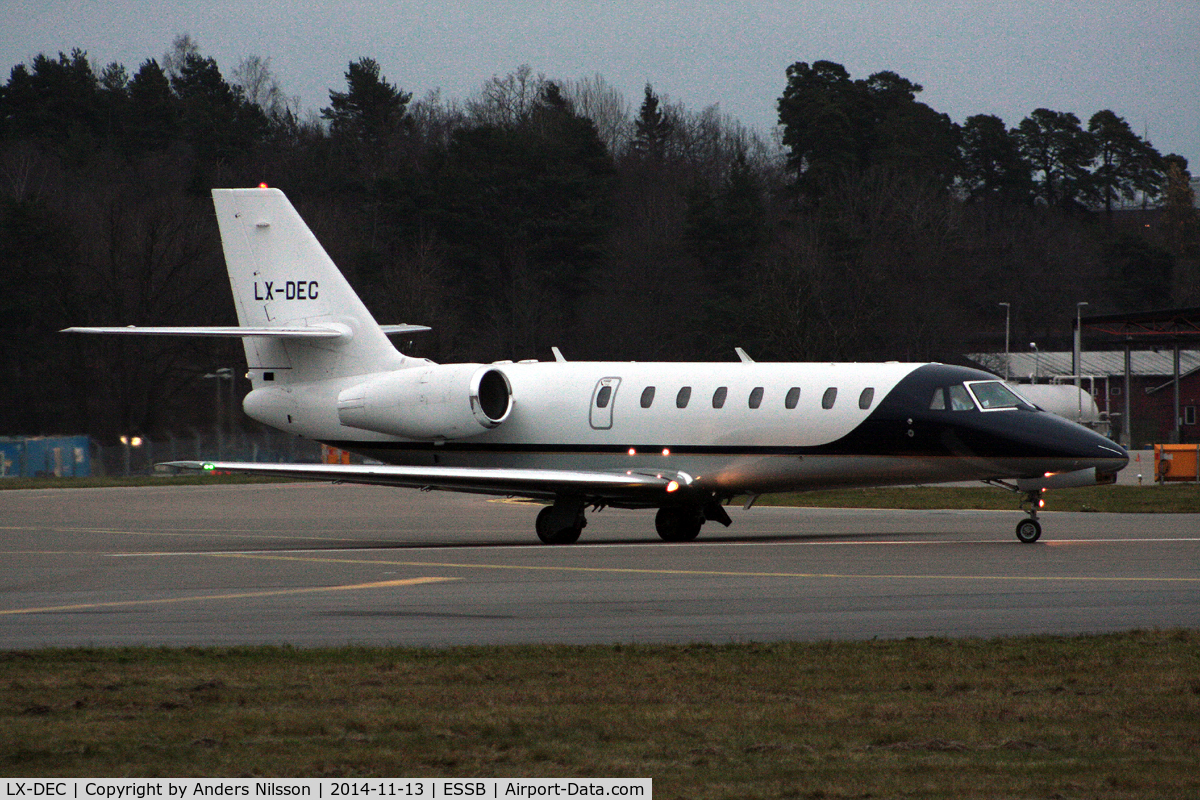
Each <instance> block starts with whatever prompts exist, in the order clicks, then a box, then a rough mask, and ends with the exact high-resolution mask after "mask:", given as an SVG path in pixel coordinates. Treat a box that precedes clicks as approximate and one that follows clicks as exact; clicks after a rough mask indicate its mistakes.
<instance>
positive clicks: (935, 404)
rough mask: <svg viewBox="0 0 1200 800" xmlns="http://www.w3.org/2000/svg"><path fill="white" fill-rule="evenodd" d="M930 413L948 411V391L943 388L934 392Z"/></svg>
mask: <svg viewBox="0 0 1200 800" xmlns="http://www.w3.org/2000/svg"><path fill="white" fill-rule="evenodd" d="M929 410H930V411H945V410H946V390H945V389H943V388H942V387H941V386H939V387H938V388H936V389H934V390H933V400H931V401H930V402H929Z"/></svg>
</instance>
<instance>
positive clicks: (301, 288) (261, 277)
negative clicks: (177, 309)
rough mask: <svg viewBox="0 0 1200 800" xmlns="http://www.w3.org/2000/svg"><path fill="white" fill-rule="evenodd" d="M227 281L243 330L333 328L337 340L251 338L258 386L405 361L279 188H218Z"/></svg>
mask: <svg viewBox="0 0 1200 800" xmlns="http://www.w3.org/2000/svg"><path fill="white" fill-rule="evenodd" d="M212 194H213V204H214V205H215V206H216V209H217V223H218V225H219V226H220V229H221V245H222V247H223V248H224V250H225V263H226V266H227V268H228V270H229V284H230V286H231V287H232V289H233V301H234V305H235V306H236V308H237V315H238V323H239V324H240V325H241V327H243V328H289V329H298V328H299V329H302V328H306V327H310V326H318V325H319V326H324V327H328V326H331V325H332V326H334V327H336V328H338V329H339V330H341V331H342V335H340V336H337V337H336V338H332V339H330V338H326V339H305V338H300V337H266V336H247V337H245V338H244V339H243V342H244V344H245V348H246V362H247V364H248V365H249V367H250V375H251V380H252V381H253V383H254V385H255V387H258V386H261V385H262V381H263V380H264V375H269V377H268V378H267V380H271V381H274V382H276V383H277V384H287V383H296V382H300V381H311V380H322V379H326V378H339V377H346V376H351V375H365V374H369V373H373V372H381V371H384V370H391V369H399V368H402V367H403V366H404V360H405V359H404V357H403V356H402V355H401V354H400V353H399V352H398V351H397V350H396V349H395V348H394V347H393V346H392V343H391V342H389V341H388V338H387V336H386V335H385V334H384V333H383V331H382V330H381V329H380V327H379V325H378V324H377V323H376V322H375V319H374V318H373V317H372V316H371V313H370V312H369V311H367V308H366V306H364V305H363V303H362V301H361V300H360V299H359V297H358V295H357V294H355V292H354V290H353V289H352V288H350V284H349V283H347V282H346V279H345V277H343V275H342V273H341V272H340V271H339V270H338V268H337V266H336V265H335V264H334V263H333V261H332V260H330V258H329V256H328V254H326V252H325V248H323V247H322V246H321V243H320V242H318V241H317V238H316V237H315V236H313V233H312V231H311V230H309V228H308V226H307V225H306V224H305V223H304V220H303V219H301V218H300V215H299V214H298V213H296V209H295V208H293V207H292V204H291V203H290V202H289V201H288V199H287V197H286V196H285V195H284V194H283V192H281V191H279V190H278V189H214V190H213V193H212Z"/></svg>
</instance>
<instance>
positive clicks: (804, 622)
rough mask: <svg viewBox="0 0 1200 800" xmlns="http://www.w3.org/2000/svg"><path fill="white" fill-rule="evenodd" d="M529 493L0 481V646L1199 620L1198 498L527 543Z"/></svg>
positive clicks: (937, 631)
mask: <svg viewBox="0 0 1200 800" xmlns="http://www.w3.org/2000/svg"><path fill="white" fill-rule="evenodd" d="M537 510H538V507H537V506H534V505H529V504H525V503H514V502H503V501H495V500H489V499H487V498H482V497H474V496H468V495H455V494H449V493H421V492H416V491H409V490H395V489H386V488H377V487H364V486H331V485H325V484H263V485H242V486H212V487H203V486H202V487H150V488H127V489H69V490H22V491H3V492H0V557H2V558H3V559H4V566H3V569H2V571H0V648H3V649H26V648H36V647H48V646H78V645H95V646H109V645H135V644H137V645H141V644H148V645H180V646H182V645H213V644H219V645H233V644H260V643H272V644H291V645H297V646H318V645H342V644H378V645H420V646H440V645H462V644H498V643H546V642H558V643H604V644H607V643H616V642H623V643H628V642H731V641H732V642H738V641H770V640H823V639H870V638H873V637H887V638H894V637H906V636H952V637H964V636H978V637H992V636H1000V635H1022V634H1032V633H1084V632H1101V631H1119V630H1128V629H1132V628H1153V627H1178V626H1182V627H1197V626H1200V515H1168V514H1162V515H1158V514H1074V513H1055V512H1048V513H1045V514H1043V515H1042V522H1043V527H1044V529H1045V534H1044V536H1043V539H1042V541H1041V542H1039V543H1038V544H1036V545H1022V544H1020V543H1018V542H1017V540H1016V538H1015V536H1014V535H1013V527H1014V526H1015V525H1016V523H1017V521H1018V520H1019V519H1020V518H1021V514H1020V513H1019V512H1018V511H1016V510H1015V509H1014V510H1013V511H1010V512H993V511H932V512H923V511H880V510H814V509H781V508H764V507H756V508H754V509H751V510H749V511H743V510H741V509H730V511H731V515H732V516H733V519H734V524H733V527H731V528H728V529H726V528H722V527H720V526H719V525H715V524H713V523H710V524H708V525H706V526H705V530H704V531H703V532H702V534H701V538H700V539H699V540H697V541H696V542H694V543H689V544H666V543H663V542H660V541H659V540H658V537H657V536H656V535H655V534H654V530H653V528H654V523H653V513H650V512H626V511H619V510H613V509H608V510H605V511H602V512H599V513H591V514H589V522H590V524H589V526H588V527H587V529H586V530H585V531H584V534H583V538H582V539H581V540H580V543H579V544H577V545H573V546H566V547H549V546H546V545H542V544H540V543H539V542H538V541H537V539H536V537H535V536H534V533H533V519H534V516H535V514H536V512H537Z"/></svg>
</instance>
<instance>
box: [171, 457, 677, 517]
mask: <svg viewBox="0 0 1200 800" xmlns="http://www.w3.org/2000/svg"><path fill="white" fill-rule="evenodd" d="M160 466H165V467H177V468H179V469H194V470H205V471H216V472H238V473H245V474H252V475H268V476H272V477H282V478H299V479H301V480H318V481H334V482H344V483H367V484H376V485H380V486H407V487H410V488H417V489H445V490H448V491H456V492H475V493H478V494H495V495H513V496H517V497H531V498H537V499H544V500H553V499H554V498H555V497H556V496H558V495H563V494H566V495H578V496H580V497H583V498H586V499H588V500H589V502H591V501H592V500H593V499H594V500H597V501H601V502H605V503H609V504H612V505H626V504H629V505H633V506H642V505H658V504H660V503H661V499H662V498H663V497H664V496H665V495H666V494H668V493H671V492H675V491H678V490H679V489H681V488H683V487H686V486H687V485H688V484H690V483H691V480H692V479H691V477H690V476H688V475H685V474H683V473H679V472H670V471H666V472H645V473H643V472H632V471H630V472H589V471H582V470H581V471H576V470H557V469H507V468H491V467H400V466H392V465H366V464H259V463H255V462H246V461H168V462H166V463H164V464H161V465H160ZM610 501H611V502H610Z"/></svg>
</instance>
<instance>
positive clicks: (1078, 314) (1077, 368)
mask: <svg viewBox="0 0 1200 800" xmlns="http://www.w3.org/2000/svg"><path fill="white" fill-rule="evenodd" d="M1086 305H1090V303H1088V302H1086V301H1084V302H1080V303H1076V304H1075V352H1074V353H1073V354H1072V356H1073V358H1072V361H1073V362H1074V363H1072V365H1071V366H1072V370H1071V371H1072V372H1074V373H1075V388H1076V389H1078V388H1079V387H1081V386H1082V385H1083V378H1082V375H1081V374H1080V373H1082V372H1083V348H1082V340H1083V324H1082V323H1083V307H1084V306H1086ZM1080 402H1082V401H1080Z"/></svg>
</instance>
